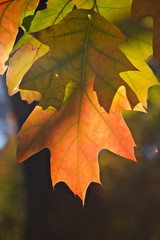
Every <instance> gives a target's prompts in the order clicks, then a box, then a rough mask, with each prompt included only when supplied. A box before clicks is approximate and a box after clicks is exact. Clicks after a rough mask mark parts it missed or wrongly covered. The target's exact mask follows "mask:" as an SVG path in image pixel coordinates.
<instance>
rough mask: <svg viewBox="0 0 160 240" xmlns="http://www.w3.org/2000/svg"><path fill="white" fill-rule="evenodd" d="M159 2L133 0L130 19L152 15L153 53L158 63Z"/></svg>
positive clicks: (159, 40) (159, 55) (159, 47)
mask: <svg viewBox="0 0 160 240" xmlns="http://www.w3.org/2000/svg"><path fill="white" fill-rule="evenodd" d="M159 13H160V4H159V0H153V1H150V0H133V4H132V21H133V22H135V21H137V20H138V19H140V18H143V17H145V16H152V17H153V53H154V56H155V58H156V59H157V60H158V61H159V63H160V44H159V42H160V33H159V29H160V14H159Z"/></svg>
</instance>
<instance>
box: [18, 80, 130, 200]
mask: <svg viewBox="0 0 160 240" xmlns="http://www.w3.org/2000/svg"><path fill="white" fill-rule="evenodd" d="M93 81H94V79H93V78H90V80H88V81H87V82H86V83H85V84H83V85H78V86H76V88H75V89H74V92H73V93H72V94H71V96H70V97H69V98H68V99H67V100H66V102H65V104H64V105H63V107H62V108H61V109H60V110H59V111H58V112H57V111H56V110H55V109H54V108H52V107H49V108H48V109H46V110H42V108H41V107H39V106H37V107H36V108H35V110H34V111H33V112H32V113H31V115H30V116H29V118H28V120H27V121H26V122H25V124H24V126H23V127H22V129H21V131H20V140H19V146H18V153H17V156H18V162H22V161H24V160H25V159H27V158H28V157H30V156H31V155H33V154H35V153H37V152H38V151H40V150H41V149H43V148H49V150H50V152H51V177H52V184H53V186H54V185H55V184H56V183H58V182H59V181H64V182H66V183H67V184H68V186H69V187H70V189H71V190H72V191H73V192H74V193H75V194H77V195H78V196H79V197H80V198H81V199H82V201H83V202H84V198H85V193H86V189H87V187H88V185H89V184H90V183H91V182H97V183H100V180H99V166H98V161H97V156H98V152H99V151H100V150H101V149H103V148H107V149H109V150H111V151H112V152H114V153H116V154H119V155H121V156H123V157H125V158H129V159H132V160H135V157H134V152H133V147H134V145H135V144H134V141H133V139H132V136H131V133H130V131H129V129H128V127H127V126H126V124H125V122H124V120H123V117H122V115H121V111H122V109H127V110H130V109H131V108H130V105H129V102H128V100H127V98H126V93H125V88H124V87H123V86H122V87H120V88H119V90H118V92H117V93H116V95H115V97H114V100H113V103H112V106H111V109H110V112H109V114H108V113H107V112H106V111H105V110H104V108H102V107H100V105H99V103H98V99H97V95H96V93H95V92H94V91H93ZM69 85H70V86H68V89H70V88H74V86H71V85H72V83H70V84H69Z"/></svg>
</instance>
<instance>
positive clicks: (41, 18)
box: [29, 0, 74, 32]
mask: <svg viewBox="0 0 160 240" xmlns="http://www.w3.org/2000/svg"><path fill="white" fill-rule="evenodd" d="M73 6H74V5H73V4H72V1H70V0H56V1H55V0H48V2H47V9H44V10H43V11H39V12H37V13H36V15H35V16H34V19H33V21H32V24H31V27H30V29H29V31H30V32H37V31H39V30H41V29H44V28H46V27H49V26H51V25H52V24H55V23H57V22H59V21H60V20H62V18H64V17H65V15H66V14H67V13H68V12H70V11H71V10H72V8H73ZM39 23H41V24H39Z"/></svg>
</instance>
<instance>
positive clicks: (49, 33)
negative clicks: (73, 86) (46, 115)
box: [20, 9, 137, 111]
mask: <svg viewBox="0 0 160 240" xmlns="http://www.w3.org/2000/svg"><path fill="white" fill-rule="evenodd" d="M33 36H34V37H36V38H37V39H38V40H39V41H41V42H42V43H44V44H46V45H48V46H49V47H50V51H49V53H48V54H46V55H44V56H43V57H41V58H40V59H38V60H37V61H36V62H35V64H33V66H32V67H31V69H30V71H29V72H28V73H27V74H26V75H25V76H24V79H23V81H22V82H21V84H20V89H26V90H35V91H39V92H40V93H41V96H42V98H41V101H40V103H39V104H40V105H41V106H42V107H43V108H47V107H48V106H53V107H55V108H57V109H59V108H60V107H61V105H62V102H63V98H64V92H65V88H66V85H67V84H68V83H69V82H71V81H72V82H76V83H81V84H82V79H85V81H86V80H87V79H88V76H91V75H93V76H95V82H94V89H95V90H96V92H97V95H98V99H99V102H100V105H101V106H103V107H104V108H105V109H106V110H107V111H108V110H109V108H110V105H111V102H112V100H113V97H114V95H115V93H116V91H117V89H118V88H119V87H120V86H121V85H125V86H126V88H127V95H128V97H129V100H130V102H131V104H132V106H134V105H136V103H137V97H136V95H135V94H134V92H133V91H132V90H131V89H130V88H129V87H128V85H127V84H126V83H125V81H123V80H122V79H121V78H120V77H119V73H120V72H122V71H126V70H134V67H133V66H132V65H131V64H130V62H129V61H128V60H127V58H126V57H125V55H124V54H123V53H122V52H121V51H120V50H119V49H118V46H117V45H118V44H119V43H120V42H123V41H124V40H125V37H124V36H123V34H122V33H121V32H120V31H119V30H118V28H117V27H115V26H114V25H113V24H111V23H109V22H108V21H107V20H106V19H104V18H103V17H102V16H100V15H99V14H97V13H96V12H94V11H93V9H91V10H74V11H72V12H71V13H69V14H68V15H67V16H66V17H65V18H64V19H63V20H62V22H61V23H60V24H56V25H53V26H51V27H49V28H47V29H44V30H41V31H39V32H37V33H34V34H33Z"/></svg>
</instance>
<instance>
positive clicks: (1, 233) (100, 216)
mask: <svg viewBox="0 0 160 240" xmlns="http://www.w3.org/2000/svg"><path fill="white" fill-rule="evenodd" d="M45 2H46V1H41V2H40V4H39V7H38V10H40V9H43V8H45V7H46V4H45ZM22 34H23V31H22V30H20V31H19V34H18V37H17V39H18V38H20V37H21V36H22ZM151 67H153V69H154V65H153V66H151ZM3 89H4V93H5V99H6V100H5V103H6V104H7V106H8V107H6V106H5V108H4V102H3V101H4V97H3V98H2V100H0V101H1V102H2V106H3V107H1V112H2V114H1V115H0V119H2V121H1V120H0V123H1V122H3V123H2V125H0V143H2V145H3V146H2V147H1V152H0V239H2V240H10V239H12V240H46V239H56V240H64V239H71V240H82V239H83V240H97V239H102V240H121V239H122V240H128V239H129V240H132V239H134V240H135V239H136V240H159V239H160V152H159V150H160V87H158V86H153V87H151V88H150V89H149V92H148V114H145V113H142V112H132V111H124V112H123V116H124V118H125V120H126V123H127V124H128V126H129V128H130V130H131V132H132V134H133V137H134V140H135V142H136V144H137V147H136V148H135V154H136V158H137V161H138V164H137V163H135V162H132V161H130V160H127V159H124V158H121V157H119V156H117V155H115V154H113V153H111V152H109V151H107V150H102V151H101V152H100V153H99V156H98V159H99V163H100V173H101V182H102V185H103V186H100V185H98V184H95V183H92V184H90V186H89V188H88V191H87V195H86V201H85V205H84V207H83V206H82V202H81V200H80V199H79V198H78V197H77V196H75V195H74V194H73V193H72V192H71V191H70V189H69V188H68V187H67V185H66V184H65V183H58V184H57V185H56V186H55V189H54V190H53V188H52V184H51V179H50V153H49V150H47V149H44V150H42V151H41V152H39V153H37V154H36V155H34V156H32V157H31V158H30V159H28V160H27V161H25V162H24V163H22V164H20V165H17V163H16V157H15V155H16V154H15V148H16V134H17V132H16V131H17V129H20V127H21V126H22V124H23V123H24V121H25V120H26V118H27V116H28V115H29V114H30V112H31V111H32V110H33V109H34V107H35V105H36V103H33V104H30V105H28V104H27V103H26V102H25V101H21V99H20V96H19V94H16V95H14V96H12V97H10V98H9V97H8V95H7V90H6V86H5V83H4V81H3ZM1 96H2V94H1ZM7 99H8V100H7ZM0 104H1V103H0ZM14 113H15V115H14ZM15 116H16V117H15ZM16 122H17V125H16ZM1 129H2V130H5V133H2V134H1V132H4V131H1ZM9 129H10V130H9ZM1 135H3V136H5V137H4V139H3V140H2V137H1ZM3 142H4V143H3ZM0 145H1V144H0Z"/></svg>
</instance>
